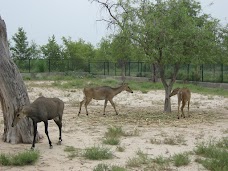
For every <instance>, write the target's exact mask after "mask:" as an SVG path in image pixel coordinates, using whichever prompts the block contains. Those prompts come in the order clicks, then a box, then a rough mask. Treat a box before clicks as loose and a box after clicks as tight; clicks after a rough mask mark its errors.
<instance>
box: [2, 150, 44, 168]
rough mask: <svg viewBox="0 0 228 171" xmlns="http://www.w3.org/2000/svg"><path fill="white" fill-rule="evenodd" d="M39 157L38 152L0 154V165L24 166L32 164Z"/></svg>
mask: <svg viewBox="0 0 228 171" xmlns="http://www.w3.org/2000/svg"><path fill="white" fill-rule="evenodd" d="M39 157H40V153H39V151H36V150H34V151H32V150H31V151H24V152H20V153H18V154H0V164H1V165H3V166H24V165H32V164H34V163H35V162H36V161H37V160H38V159H39Z"/></svg>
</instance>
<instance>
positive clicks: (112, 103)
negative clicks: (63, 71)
mask: <svg viewBox="0 0 228 171" xmlns="http://www.w3.org/2000/svg"><path fill="white" fill-rule="evenodd" d="M109 101H110V103H111V105H112V107H113V108H114V109H115V112H116V115H118V112H117V111H116V106H115V104H114V102H113V101H112V99H110V100H109Z"/></svg>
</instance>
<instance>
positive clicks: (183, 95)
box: [169, 88, 191, 119]
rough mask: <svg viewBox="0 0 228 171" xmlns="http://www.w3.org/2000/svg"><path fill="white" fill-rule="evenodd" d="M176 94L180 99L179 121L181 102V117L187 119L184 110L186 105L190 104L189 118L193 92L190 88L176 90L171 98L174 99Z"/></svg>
mask: <svg viewBox="0 0 228 171" xmlns="http://www.w3.org/2000/svg"><path fill="white" fill-rule="evenodd" d="M176 94H177V98H178V119H179V108H180V103H181V102H182V106H181V113H182V114H181V116H183V117H184V118H185V115H184V111H183V109H184V107H185V105H186V103H187V102H188V116H189V104H190V99H191V92H190V90H189V89H188V88H176V89H174V90H173V91H172V92H171V94H170V95H169V97H172V96H174V95H176Z"/></svg>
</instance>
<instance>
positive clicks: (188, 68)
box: [187, 64, 190, 81]
mask: <svg viewBox="0 0 228 171" xmlns="http://www.w3.org/2000/svg"><path fill="white" fill-rule="evenodd" d="M189 70H190V64H188V67H187V79H188V81H189Z"/></svg>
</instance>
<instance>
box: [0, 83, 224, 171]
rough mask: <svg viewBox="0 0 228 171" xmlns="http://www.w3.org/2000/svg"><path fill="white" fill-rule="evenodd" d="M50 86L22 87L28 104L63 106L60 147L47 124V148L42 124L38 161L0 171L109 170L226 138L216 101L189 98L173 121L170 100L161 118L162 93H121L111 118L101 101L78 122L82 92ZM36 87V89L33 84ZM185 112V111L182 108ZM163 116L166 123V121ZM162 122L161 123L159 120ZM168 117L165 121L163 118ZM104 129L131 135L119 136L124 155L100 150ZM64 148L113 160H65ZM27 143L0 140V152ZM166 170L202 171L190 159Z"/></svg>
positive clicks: (220, 100) (213, 98)
mask: <svg viewBox="0 0 228 171" xmlns="http://www.w3.org/2000/svg"><path fill="white" fill-rule="evenodd" d="M49 83H50V82H45V83H43V82H42V83H41V82H36V83H34V82H33V83H31V82H26V85H27V87H28V93H29V97H30V100H31V102H32V101H34V100H35V99H36V98H37V97H39V96H41V95H44V96H46V97H59V98H60V99H62V100H63V101H64V102H65V110H64V116H63V142H62V145H61V146H58V145H56V142H57V141H58V127H57V126H56V125H55V123H54V122H53V121H49V136H50V138H51V140H52V142H53V144H54V147H53V149H49V146H48V141H47V138H46V135H45V133H44V126H43V123H39V124H38V131H39V132H40V134H42V135H43V136H44V138H43V139H42V140H41V141H40V142H39V143H36V149H37V150H39V151H40V154H41V157H40V159H39V161H38V162H37V163H36V164H35V165H33V166H25V167H3V166H0V170H1V171H2V170H10V171H11V170H12V171H22V170H23V171H30V170H31V171H32V170H39V171H53V170H55V171H65V170H66V171H68V170H72V171H92V170H93V169H94V167H95V166H97V165H98V164H99V163H105V164H109V165H118V166H123V167H124V166H126V163H127V161H128V160H129V158H133V157H136V152H137V151H139V150H141V151H143V152H144V153H146V154H148V155H149V157H151V158H155V157H157V156H160V155H161V156H164V157H169V156H172V155H174V154H177V153H182V152H185V151H187V152H188V151H193V150H194V148H195V147H196V144H197V143H199V142H202V141H209V140H211V139H219V138H221V137H227V136H228V124H227V123H228V122H227V121H228V114H227V113H228V107H227V104H228V99H227V98H224V97H221V96H211V95H209V96H206V95H201V94H196V93H192V100H191V105H190V115H191V117H190V118H185V119H183V118H181V119H180V120H178V119H177V118H176V114H177V97H173V98H172V110H173V112H172V113H171V114H165V113H162V110H163V100H164V91H161V90H159V91H149V92H148V93H142V92H140V91H134V93H133V94H129V93H127V92H122V93H121V94H119V95H117V96H116V97H115V98H114V102H115V104H116V107H117V110H118V112H119V114H120V115H118V116H116V115H115V112H114V109H113V108H112V106H111V105H110V103H108V106H107V108H106V116H103V105H104V101H96V100H92V102H91V103H90V105H89V106H88V111H89V116H86V115H85V109H84V106H83V108H82V112H81V115H80V116H79V117H78V116H77V113H78V110H79V102H80V101H81V100H82V99H83V93H82V90H81V89H79V90H77V89H71V90H63V89H57V88H53V87H46V86H43V84H45V85H47V84H49ZM38 84H40V85H38ZM185 110H186V109H185ZM167 115H168V119H167ZM163 118H165V119H163ZM169 118H170V119H169ZM110 126H121V127H122V129H123V130H124V131H125V132H128V133H132V134H134V133H136V132H137V135H135V136H127V137H122V138H121V141H120V145H119V146H122V147H125V151H124V152H118V151H117V150H116V147H117V146H111V145H104V144H103V143H102V140H103V139H104V135H105V132H106V131H107V128H108V127H110ZM3 129H4V128H3V117H2V111H1V110H0V134H2V133H3ZM175 137H181V139H182V140H183V141H182V142H183V143H181V144H178V145H169V144H163V143H161V144H154V143H151V140H153V141H156V142H161V141H163V140H164V139H165V138H175ZM66 146H73V147H75V148H80V149H85V148H87V147H93V146H102V147H108V148H110V149H111V151H112V152H113V154H114V158H113V159H110V160H103V161H92V160H88V159H85V158H83V157H76V158H73V159H72V160H71V159H69V158H68V154H69V153H67V152H65V151H64V149H65V148H66ZM30 147H31V144H15V145H13V144H8V143H4V142H2V140H0V151H1V153H12V152H18V151H23V150H25V149H30ZM169 168H170V170H178V171H186V170H189V171H190V170H191V171H195V170H196V171H197V170H205V169H204V168H203V167H202V166H201V165H200V164H198V163H196V162H194V155H193V156H192V157H191V162H190V164H189V165H188V166H183V167H179V168H177V167H174V166H172V165H171V166H170V167H169ZM128 170H138V171H141V170H143V168H128Z"/></svg>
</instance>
